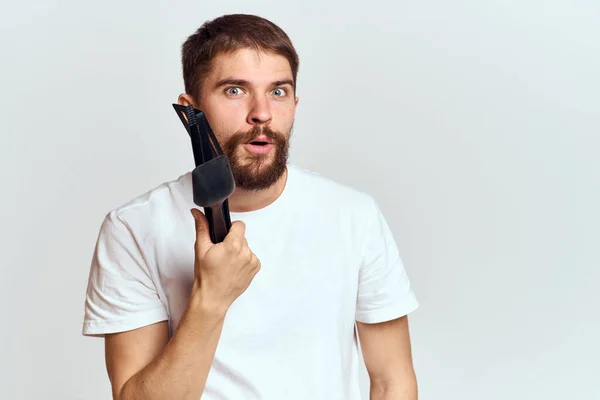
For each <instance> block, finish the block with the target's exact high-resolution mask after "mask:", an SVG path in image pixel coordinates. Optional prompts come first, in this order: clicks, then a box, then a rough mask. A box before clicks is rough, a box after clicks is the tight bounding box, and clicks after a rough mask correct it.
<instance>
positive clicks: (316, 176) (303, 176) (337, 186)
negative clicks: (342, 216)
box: [290, 165, 377, 213]
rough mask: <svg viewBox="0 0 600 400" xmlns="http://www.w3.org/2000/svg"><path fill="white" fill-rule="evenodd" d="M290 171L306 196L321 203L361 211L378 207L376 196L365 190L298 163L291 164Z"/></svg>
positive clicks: (338, 208) (341, 208)
mask: <svg viewBox="0 0 600 400" xmlns="http://www.w3.org/2000/svg"><path fill="white" fill-rule="evenodd" d="M290 173H292V174H294V175H295V178H296V180H297V182H299V185H298V186H299V187H300V188H301V190H302V191H303V192H304V193H305V195H306V197H310V198H312V199H313V200H314V201H319V202H321V205H330V206H331V207H333V208H335V209H337V210H340V211H342V210H347V211H353V212H357V211H358V212H360V213H362V212H364V211H365V210H373V209H376V208H377V204H376V201H375V199H374V197H373V196H372V195H371V194H370V193H368V192H366V191H365V190H361V189H359V188H357V187H354V186H351V185H350V184H347V183H343V182H341V181H339V180H336V179H334V178H332V177H329V176H327V175H324V174H322V173H319V172H316V171H313V170H309V169H306V168H303V167H300V166H298V165H290Z"/></svg>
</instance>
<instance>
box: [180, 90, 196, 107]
mask: <svg viewBox="0 0 600 400" xmlns="http://www.w3.org/2000/svg"><path fill="white" fill-rule="evenodd" d="M177 104H179V105H180V106H184V107H187V106H189V105H193V106H194V108H197V107H196V105H195V104H194V99H193V98H192V96H190V95H189V94H187V93H181V94H180V95H179V98H178V99H177Z"/></svg>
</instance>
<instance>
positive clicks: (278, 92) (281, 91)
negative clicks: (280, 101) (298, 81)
mask: <svg viewBox="0 0 600 400" xmlns="http://www.w3.org/2000/svg"><path fill="white" fill-rule="evenodd" d="M273 94H274V95H275V96H277V97H283V96H285V89H282V88H277V89H273Z"/></svg>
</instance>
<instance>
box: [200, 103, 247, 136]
mask: <svg viewBox="0 0 600 400" xmlns="http://www.w3.org/2000/svg"><path fill="white" fill-rule="evenodd" d="M206 115H207V117H208V118H209V121H210V124H211V127H212V128H213V131H214V132H215V135H217V137H219V140H221V138H223V137H229V136H230V135H232V134H234V133H235V132H237V131H239V130H242V129H244V126H245V123H246V113H245V109H244V106H243V104H242V103H241V102H231V101H230V102H228V103H227V104H226V105H215V106H214V107H211V108H210V113H209V111H208V110H207V111H206Z"/></svg>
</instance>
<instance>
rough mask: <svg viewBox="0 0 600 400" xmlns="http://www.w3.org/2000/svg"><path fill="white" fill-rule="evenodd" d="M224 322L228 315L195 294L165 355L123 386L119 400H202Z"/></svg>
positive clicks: (166, 348)
mask: <svg viewBox="0 0 600 400" xmlns="http://www.w3.org/2000/svg"><path fill="white" fill-rule="evenodd" d="M224 318H225V312H224V311H222V310H219V309H217V308H215V307H213V306H210V305H207V304H203V302H202V299H201V297H200V296H199V295H198V294H197V293H196V292H195V291H193V292H192V296H191V298H190V303H189V305H188V308H187V310H186V312H185V313H184V315H183V317H182V320H181V322H180V324H179V326H178V328H177V330H176V331H175V332H174V334H173V337H172V338H171V340H170V341H169V343H168V344H167V345H166V346H165V348H164V350H163V352H162V353H161V354H160V355H159V356H158V357H156V358H155V359H154V360H153V361H152V362H151V363H150V364H148V365H147V366H146V367H145V368H144V369H142V370H141V371H140V372H139V373H137V374H136V375H134V376H132V377H131V379H129V380H128V381H127V382H126V383H125V385H123V387H122V389H121V391H120V394H119V395H118V396H117V399H118V400H142V399H143V400H155V399H156V400H158V399H161V400H163V399H169V400H171V399H172V400H188V399H190V400H191V399H193V400H198V399H199V398H200V396H201V395H202V392H203V391H204V386H205V384H206V378H207V377H208V373H209V371H210V367H211V365H212V361H213V358H214V354H215V351H216V348H217V345H218V342H219V339H220V337H221V331H222V328H223V321H224Z"/></svg>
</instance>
